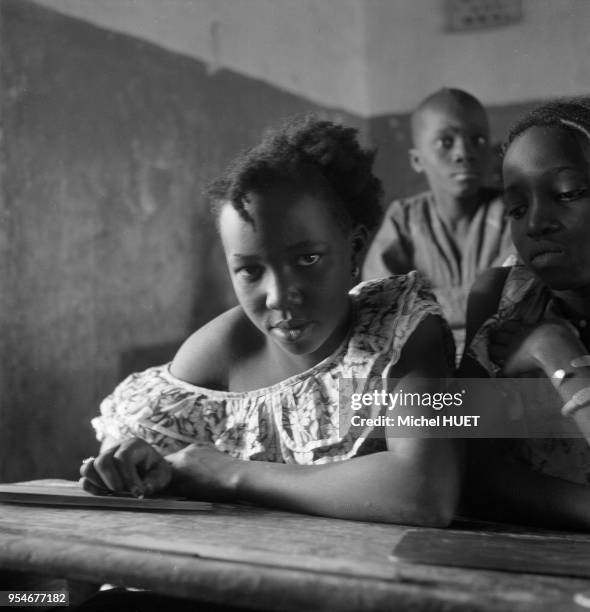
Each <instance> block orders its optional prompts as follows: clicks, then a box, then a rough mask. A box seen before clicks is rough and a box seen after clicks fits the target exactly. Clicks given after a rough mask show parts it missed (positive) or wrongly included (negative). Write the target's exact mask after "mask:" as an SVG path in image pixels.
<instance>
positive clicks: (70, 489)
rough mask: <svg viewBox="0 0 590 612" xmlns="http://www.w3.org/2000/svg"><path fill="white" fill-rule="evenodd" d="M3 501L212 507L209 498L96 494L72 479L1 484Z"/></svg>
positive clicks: (129, 507)
mask: <svg viewBox="0 0 590 612" xmlns="http://www.w3.org/2000/svg"><path fill="white" fill-rule="evenodd" d="M0 502H2V503H11V504H34V505H38V506H78V507H84V508H102V509H104V508H113V509H122V510H125V509H126V510H152V511H165V510H190V511H203V510H210V509H211V504H210V503H208V502H198V501H190V500H186V499H182V498H175V497H145V498H144V499H138V498H136V497H118V496H115V495H105V496H103V495H92V494H91V493H88V492H86V491H84V489H82V487H81V486H80V485H79V484H78V483H77V482H75V481H71V480H32V481H29V482H15V483H9V484H0Z"/></svg>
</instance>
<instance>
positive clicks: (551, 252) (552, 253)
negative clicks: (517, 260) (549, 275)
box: [529, 248, 565, 268]
mask: <svg viewBox="0 0 590 612" xmlns="http://www.w3.org/2000/svg"><path fill="white" fill-rule="evenodd" d="M564 255H565V252H564V251H563V250H562V249H556V248H553V249H546V250H543V251H541V250H539V251H537V252H536V253H533V254H532V255H530V256H529V262H530V263H531V264H532V265H534V266H535V267H537V268H542V267H545V266H551V265H555V264H557V263H559V261H560V259H561V258H562V257H563V256H564Z"/></svg>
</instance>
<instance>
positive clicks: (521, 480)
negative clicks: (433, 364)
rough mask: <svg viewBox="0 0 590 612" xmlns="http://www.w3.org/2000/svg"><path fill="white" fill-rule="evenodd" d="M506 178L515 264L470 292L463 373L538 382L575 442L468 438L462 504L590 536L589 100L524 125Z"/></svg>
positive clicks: (539, 112) (510, 143)
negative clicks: (588, 532) (589, 532)
mask: <svg viewBox="0 0 590 612" xmlns="http://www.w3.org/2000/svg"><path fill="white" fill-rule="evenodd" d="M503 180H504V190H505V191H504V201H505V205H506V213H507V215H508V216H509V219H510V225H511V232H512V239H513V242H514V245H515V247H516V249H517V251H518V254H519V258H520V263H519V264H518V265H515V266H513V267H511V268H494V269H491V270H489V271H488V272H486V273H485V274H484V275H482V276H481V277H480V278H479V279H478V281H477V282H476V283H475V284H474V286H473V288H472V292H471V295H470V298H469V305H468V314H467V346H468V348H467V350H466V352H465V355H464V357H463V361H462V364H461V374H462V375H463V376H464V377H470V378H477V377H484V376H492V377H495V376H498V377H508V378H511V377H527V378H530V377H544V378H545V379H546V380H547V385H551V386H552V387H553V388H554V389H555V390H556V391H557V394H553V392H552V391H551V389H550V388H548V389H547V391H548V393H547V396H548V397H549V396H551V395H552V394H553V395H555V397H559V400H558V401H556V405H555V407H554V409H555V410H556V411H561V414H562V418H563V419H564V421H570V422H571V421H573V422H574V423H575V424H576V428H577V431H578V432H579V436H578V437H571V438H544V439H526V440H524V439H505V440H495V441H493V442H492V443H489V442H487V441H486V440H474V441H473V443H472V444H471V451H470V454H471V458H470V460H469V461H468V464H469V466H470V468H469V469H468V472H469V473H468V476H467V484H466V490H465V496H464V497H465V501H466V503H467V506H468V509H469V510H470V511H471V513H473V514H477V515H479V516H484V517H486V518H492V519H496V520H505V521H517V522H526V523H536V524H541V525H545V526H551V527H560V528H570V529H588V528H590V444H589V441H590V99H576V100H566V101H556V102H552V103H549V104H546V105H543V106H541V107H539V108H537V109H535V110H534V111H532V112H531V113H529V114H528V115H526V116H525V117H524V118H523V119H521V120H520V121H519V122H518V123H517V124H516V125H515V126H514V128H513V129H512V130H511V132H510V134H509V136H508V139H507V143H506V145H505V151H504V159H503ZM523 400H524V401H526V400H527V398H526V394H525V393H523ZM529 401H530V398H529ZM533 408H534V407H533Z"/></svg>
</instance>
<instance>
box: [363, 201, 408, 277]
mask: <svg viewBox="0 0 590 612" xmlns="http://www.w3.org/2000/svg"><path fill="white" fill-rule="evenodd" d="M405 217H406V210H405V207H404V205H403V203H402V202H401V201H396V202H393V203H392V204H391V205H390V206H389V208H388V209H387V211H386V213H385V216H384V218H383V221H382V223H381V226H380V227H379V230H378V232H377V234H376V235H375V237H374V238H373V240H372V242H371V246H370V247H369V250H368V252H367V255H366V257H365V261H364V264H363V272H362V278H363V280H371V279H375V278H385V277H387V276H391V275H392V274H406V273H407V272H409V271H410V270H413V269H414V265H413V247H412V244H411V240H410V237H409V232H408V231H407V228H406V225H407V219H405Z"/></svg>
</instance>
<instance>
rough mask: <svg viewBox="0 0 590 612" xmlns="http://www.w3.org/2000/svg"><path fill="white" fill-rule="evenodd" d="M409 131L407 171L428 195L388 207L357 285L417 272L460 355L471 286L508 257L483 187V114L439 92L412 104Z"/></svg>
mask: <svg viewBox="0 0 590 612" xmlns="http://www.w3.org/2000/svg"><path fill="white" fill-rule="evenodd" d="M411 128H412V139H413V148H411V149H410V151H409V155H410V164H411V166H412V168H413V169H414V170H415V171H416V172H419V173H424V174H425V175H426V179H427V180H428V183H429V187H430V190H429V191H426V192H424V193H421V194H418V195H416V196H413V197H410V198H405V199H403V200H396V201H394V202H393V203H392V204H391V205H390V206H389V208H388V209H387V211H386V213H385V218H384V220H383V222H382V224H381V227H380V229H379V230H378V232H377V234H376V236H375V239H374V241H373V243H372V245H371V247H370V249H369V251H368V253H367V257H366V259H365V263H364V268H363V278H364V279H365V280H367V279H372V278H381V277H384V276H389V275H391V274H405V273H406V272H408V271H409V270H414V269H416V270H419V271H420V272H422V273H423V274H424V275H425V276H426V278H427V279H428V280H429V281H430V283H431V285H432V287H433V290H434V292H435V294H436V297H437V299H438V301H439V302H440V304H441V306H442V309H443V312H444V314H445V316H446V318H447V320H448V322H449V324H450V326H451V329H452V331H453V336H454V338H455V343H456V345H457V354H458V356H460V355H461V353H462V350H463V345H464V341H465V312H466V306H467V295H468V293H469V289H470V287H471V285H472V283H473V281H474V280H475V278H476V277H477V276H478V274H479V273H481V272H482V271H483V270H486V269H487V268H489V267H491V266H498V265H501V264H502V263H503V262H504V261H505V260H506V258H507V257H508V256H509V255H510V254H511V253H512V252H513V248H512V242H511V240H510V235H509V231H508V224H507V222H506V219H505V217H504V206H503V203H502V200H501V199H500V197H499V196H500V194H499V192H498V191H496V190H493V189H489V188H486V187H484V186H483V182H484V180H485V178H486V175H487V170H488V164H489V162H490V157H491V148H490V142H489V126H488V119H487V114H486V111H485V110H484V108H483V106H482V105H481V103H480V102H479V100H477V99H476V98H474V97H473V96H472V95H470V94H468V93H467V92H465V91H462V90H460V89H447V88H444V89H441V90H439V91H436V92H435V93H433V94H431V95H430V96H428V97H427V98H426V99H425V100H423V101H422V102H421V103H420V104H419V105H418V107H417V108H416V110H415V111H414V112H413V113H412V117H411Z"/></svg>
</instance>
